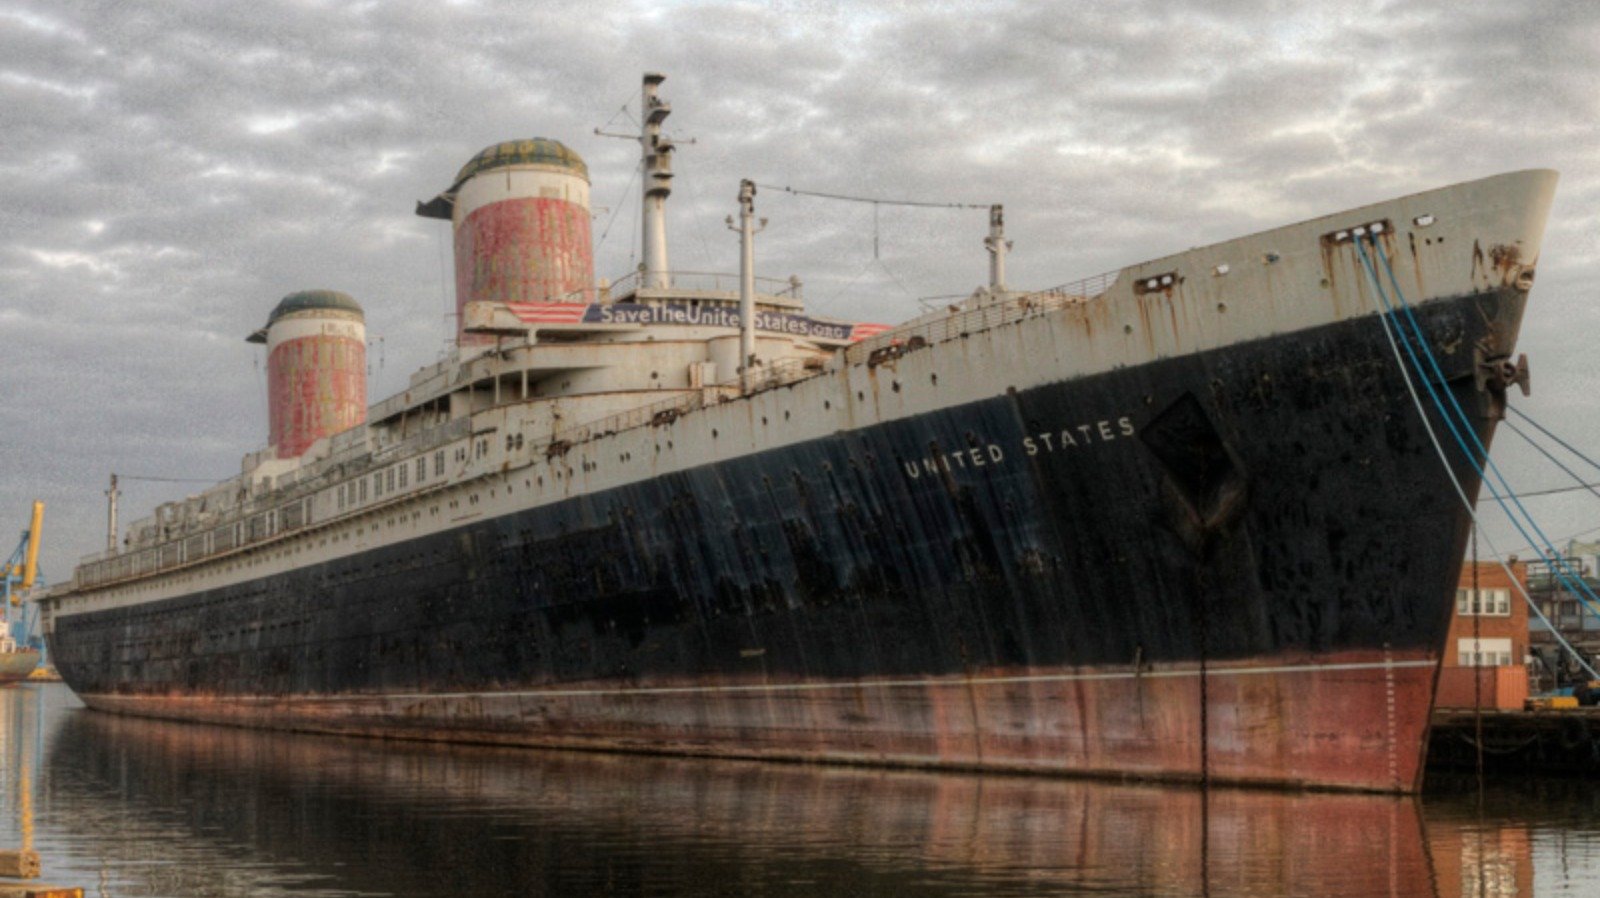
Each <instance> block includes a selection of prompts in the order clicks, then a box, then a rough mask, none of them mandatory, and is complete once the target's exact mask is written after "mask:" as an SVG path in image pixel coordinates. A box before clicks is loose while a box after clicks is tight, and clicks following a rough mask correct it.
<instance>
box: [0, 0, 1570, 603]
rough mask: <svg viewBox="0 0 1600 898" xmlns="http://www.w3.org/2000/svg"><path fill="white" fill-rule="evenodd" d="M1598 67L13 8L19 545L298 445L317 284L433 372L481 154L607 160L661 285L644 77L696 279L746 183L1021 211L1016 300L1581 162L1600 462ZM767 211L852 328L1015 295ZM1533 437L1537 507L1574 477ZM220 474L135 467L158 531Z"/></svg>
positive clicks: (798, 26) (1503, 52) (771, 237)
mask: <svg viewBox="0 0 1600 898" xmlns="http://www.w3.org/2000/svg"><path fill="white" fill-rule="evenodd" d="M1597 48H1600V3H1590V2H1547V3H1506V2H1490V3H1474V2H1467V3H1462V2H1451V3H1430V2H1418V0H1408V2H1403V3H1387V2H1367V0H1351V2H1345V3H1323V4H1301V3H1293V2H1278V0H1239V2H1229V3H1216V4H1211V5H1209V6H1208V5H1205V4H1200V3H1162V2H1154V0H1144V2H1127V3H1111V2H1084V3H1073V4H1064V3H1063V4H1048V3H1041V2H1017V3H938V2H915V3H906V4H894V3H886V4H848V3H830V2H824V0H817V2H796V3H774V4H761V3H738V2H705V3H699V2H660V0H658V2H651V3H644V2H637V3H628V2H604V0H586V2H583V3H561V4H557V3H543V2H541V3H522V4H512V3H495V2H482V3H473V2H457V3H444V2H416V3H380V2H365V3H348V4H347V3H333V2H329V3H318V2H277V0H255V2H252V3H249V4H219V3H215V2H210V0H195V2H184V0H163V2H159V3H157V2H150V3H138V2H75V0H49V2H44V0H37V2H36V0H0V397H3V402H0V448H3V453H0V460H3V462H4V468H3V470H0V539H3V540H4V545H3V546H0V552H5V551H9V550H10V548H11V546H12V545H13V539H14V534H16V533H17V532H18V531H20V530H21V529H22V527H24V526H25V524H26V515H27V512H28V503H29V501H30V500H32V499H33V498H35V497H37V498H42V499H44V500H45V501H46V502H47V503H48V506H49V508H48V512H47V524H46V531H47V532H46V544H45V552H44V563H45V573H46V575H47V576H48V577H49V578H51V579H53V580H63V579H66V578H67V577H68V576H70V572H71V567H72V565H73V564H74V563H75V561H76V559H77V558H78V556H80V555H81V554H84V553H87V552H93V551H96V550H97V549H99V548H101V547H102V546H103V545H104V528H105V524H104V517H105V500H104V496H103V495H102V492H103V490H104V489H105V481H106V478H107V475H108V474H109V473H110V472H112V471H116V472H118V473H120V474H123V475H129V476H143V477H166V478H200V479H220V478H223V477H226V476H229V475H231V474H234V473H237V471H238V465H239V459H240V456H241V455H243V454H244V453H245V452H248V451H251V450H253V449H255V448H258V447H259V446H260V445H261V444H263V443H264V442H265V437H266V403H265V395H264V394H265V390H264V385H263V372H262V368H261V365H262V362H263V358H262V352H261V350H260V349H259V348H258V347H255V346H251V345H247V344H246V343H244V342H243V340H244V337H245V336H246V335H247V334H248V333H250V332H251V331H252V330H253V329H255V328H256V327H258V326H260V325H261V324H263V323H264V321H265V317H266V314H267V312H268V311H270V310H271V308H272V306H273V305H274V304H275V303H276V302H277V300H278V299H279V298H280V297H282V296H283V295H284V294H286V293H289V292H292V291H295V290H300V289H306V288H314V287H328V288H334V289H339V290H344V291H346V292H349V293H351V294H352V295H354V296H355V297H356V298H357V299H358V300H360V301H361V302H362V304H363V305H364V306H365V307H366V309H367V320H368V332H369V334H371V335H372V336H373V337H374V338H375V340H377V339H379V338H381V343H375V345H374V347H373V349H372V352H371V356H372V378H371V382H370V386H371V397H372V398H373V399H378V398H382V397H383V396H385V395H388V394H389V393H391V392H394V391H395V390H396V389H398V388H399V387H400V386H401V385H402V384H403V383H404V379H405V377H406V376H407V375H408V373H409V372H411V371H412V370H415V369H416V368H418V367H419V366H422V365H425V364H428V363H431V362H433V361H434V360H436V359H437V358H438V357H439V354H440V353H441V351H443V350H444V348H445V346H446V338H447V336H448V335H449V334H450V333H451V332H452V328H453V325H452V323H451V321H450V319H449V318H448V313H449V311H450V310H451V309H452V308H453V302H454V300H453V297H452V293H451V291H452V289H453V288H452V287H451V286H450V275H449V271H448V268H447V265H448V264H449V263H448V259H447V257H446V248H447V245H448V244H447V238H448V235H447V231H448V225H447V224H445V223H442V222H438V221H432V220H427V219H421V218H417V217H415V216H414V215H413V214H412V209H413V204H414V201H416V200H418V199H426V198H429V197H432V196H433V195H434V194H436V193H437V192H438V191H439V190H441V189H443V188H445V187H447V186H449V184H450V181H451V179H452V177H453V176H454V174H455V172H456V170H457V169H458V168H459V167H460V166H461V164H462V163H463V162H465V161H466V160H467V159H468V158H469V157H470V156H471V155H472V154H473V153H475V152H477V151H478V150H479V149H481V148H483V147H484V146H487V145H489V144H491V143H495V142H498V141H500V140H505V139H510V138H516V137H529V136H544V137H551V138H555V139H558V140H561V141H563V142H565V143H567V144H568V145H569V146H570V147H572V148H573V149H574V150H576V151H577V152H578V153H580V154H581V155H582V156H583V157H584V158H585V159H587V160H588V162H589V166H590V172H591V177H592V180H593V204H594V206H595V207H596V209H595V214H596V218H595V222H594V230H595V235H596V241H597V243H598V246H597V251H596V260H597V268H598V269H599V273H600V274H601V275H609V276H611V277H616V276H618V275H620V274H623V273H625V272H627V271H628V270H630V269H631V268H632V267H633V266H634V265H635V264H636V262H637V251H638V237H637V207H638V203H637V198H636V193H637V182H632V183H630V181H631V178H632V171H633V168H634V165H635V162H636V156H637V145H636V144H633V143H630V142H628V141H624V140H612V139H606V138H603V137H597V136H595V134H594V129H595V128H596V127H606V128H607V129H608V130H612V131H629V130H632V129H633V127H634V124H633V122H634V119H633V118H632V117H631V116H630V115H629V114H628V113H626V112H624V111H623V108H624V106H625V105H627V104H629V103H630V101H634V100H635V98H636V95H637V91H638V85H639V77H640V74H641V73H642V72H644V71H647V70H656V71H661V72H664V73H666V74H667V75H668V80H667V81H666V83H665V85H664V86H663V89H662V93H663V96H664V97H665V98H666V99H668V100H669V101H670V102H671V103H672V104H673V107H674V113H673V115H672V118H671V119H670V120H669V121H668V131H669V133H671V134H673V135H674V136H675V137H676V138H677V139H678V140H679V142H680V144H686V143H687V142H688V141H689V140H690V139H691V138H692V139H693V140H694V141H695V142H694V143H693V144H692V145H687V146H683V147H682V149H681V151H680V152H679V153H678V154H677V158H676V166H677V170H678V178H677V185H676V186H677V189H676V191H675V193H674V194H673V197H672V199H671V201H670V203H669V205H668V227H669V246H670V249H671V252H672V264H673V267H675V268H679V269H690V270H715V271H733V270H736V269H737V258H738V257H737V246H736V243H735V238H734V237H733V235H732V234H730V233H729V232H728V231H727V230H726V229H725V228H724V227H723V224H722V220H723V218H724V216H726V215H727V214H729V213H732V212H734V211H736V206H735V202H734V198H735V195H736V193H737V189H738V180H739V179H740V178H741V177H749V178H753V179H755V180H756V181H757V182H760V183H766V184H775V185H785V184H786V185H792V186H795V187H799V188H805V189H812V190H821V191H831V192H839V193H849V194H857V195H870V196H875V197H882V198H903V199H914V200H921V201H936V202H937V201H946V202H961V203H991V202H1001V203H1004V204H1005V205H1006V209H1007V218H1008V226H1009V230H1010V236H1012V237H1013V238H1014V240H1015V241H1016V250H1015V253H1014V255H1013V256H1012V258H1011V263H1010V274H1011V277H1010V280H1011V281H1012V283H1013V284H1014V285H1017V286H1039V287H1043V286H1050V285H1054V284H1059V283H1062V282H1065V281H1069V280H1074V279H1077V278H1079V277H1085V276H1088V275H1092V274H1098V273H1100V272H1102V271H1106V270H1110V269H1114V268H1117V267H1120V266H1122V265H1125V264H1130V263H1134V262H1138V261H1140V260H1142V259H1144V258H1147V257H1150V256H1154V255H1159V254H1164V253H1167V252H1171V251H1174V250H1180V249H1183V248H1186V247H1189V246H1194V245H1197V244H1202V243H1206V242H1210V241H1214V240H1220V239H1225V238H1228V237H1233V236H1238V235H1240V234H1244V233H1248V232H1250V231H1252V230H1257V229H1260V228H1265V227H1270V226H1273V225H1278V224H1283V223H1287V222H1289V221H1293V220H1297V219H1301V218H1305V217H1309V216H1312V215H1317V214H1321V213H1327V212H1333V211H1337V210H1339V209H1341V208H1344V207H1347V206H1351V205H1354V204H1358V203H1362V202H1367V201H1374V200H1379V199H1383V198H1386V197H1388V196H1391V195H1395V194H1399V193H1404V192H1410V191H1414V190H1420V189H1425V188H1429V187H1434V186H1440V185H1443V184H1446V183H1450V182H1454V181H1460V180H1465V179H1469V178H1476V177H1480V176H1484V175H1489V174H1493V173H1496V172H1501V171H1507V170H1512V169H1518V168H1528V167H1550V168H1556V169H1559V170H1560V171H1561V172H1562V175H1563V177H1562V183H1561V188H1560V192H1559V195H1558V200H1557V204H1556V208H1555V212H1554V216H1553V219H1552V221H1551V223H1550V227H1549V232H1548V235H1547V240H1546V243H1545V248H1544V254H1543V259H1542V260H1541V264H1540V267H1539V285H1538V287H1537V288H1536V290H1535V294H1534V304H1533V305H1532V307H1531V310H1530V315H1529V318H1528V322H1527V325H1526V328H1525V331H1524V334H1523V341H1522V346H1521V349H1522V350H1524V351H1526V352H1527V353H1528V354H1529V356H1530V360H1531V363H1532V369H1533V376H1534V383H1535V394H1534V397H1533V398H1532V399H1531V400H1528V401H1526V402H1525V403H1523V404H1522V407H1523V408H1524V409H1526V410H1528V411H1529V413H1530V414H1532V415H1534V416H1535V417H1536V418H1538V419H1540V420H1544V421H1547V422H1550V423H1552V424H1553V425H1554V426H1556V427H1557V429H1558V430H1559V431H1560V432H1561V433H1563V434H1564V435H1565V436H1567V437H1569V438H1571V439H1573V440H1574V441H1577V442H1578V443H1579V444H1580V445H1583V446H1587V447H1590V448H1592V449H1594V450H1595V452H1596V453H1600V403H1597V402H1596V401H1595V397H1596V395H1597V390H1600V374H1596V373H1595V368H1594V362H1593V360H1594V359H1595V358H1597V357H1600V353H1596V352H1595V349H1594V347H1593V345H1592V342H1593V340H1594V339H1595V338H1597V337H1600V311H1597V310H1596V309H1595V302H1594V300H1595V299H1596V298H1600V297H1597V296H1596V289H1595V286H1594V285H1595V283H1596V281H1597V280H1600V139H1597V138H1600V133H1597V131H1600V129H1597V123H1600V49H1597ZM635 108H636V106H635ZM757 211H758V214H761V215H763V216H766V217H768V218H770V219H771V224H770V226H769V228H768V230H767V231H766V232H765V233H764V234H763V235H762V239H761V244H760V250H759V252H760V258H759V260H758V266H759V268H760V272H761V273H762V274H763V275H768V276H776V277H786V276H788V275H789V274H798V275H800V276H801V277H802V279H803V280H804V281H805V283H806V295H807V297H808V300H809V302H810V304H811V306H812V308H813V310H814V311H818V312H821V313H824V314H831V315H836V316H841V317H848V318H861V319H870V320H879V321H893V320H897V319H899V318H903V317H906V316H908V315H910V314H912V313H914V312H915V311H916V310H917V307H918V306H917V300H918V298H920V297H930V296H940V295H947V294H954V293H966V292H968V291H970V290H971V289H972V288H973V287H975V286H977V285H978V284H980V283H981V282H982V281H983V280H984V278H985V276H986V270H987V269H986V266H987V258H986V256H985V254H984V253H983V251H982V247H981V243H980V241H981V239H982V237H983V236H984V233H985V231H986V226H987V221H986V216H985V215H984V213H983V212H981V211H946V210H922V209H917V210H912V209H899V208H888V207H885V208H882V209H881V210H880V213H879V216H878V220H877V223H876V227H875V226H874V221H873V214H872V208H871V207H870V206H863V205H854V204H841V203H830V202H825V201H820V200H813V199H802V198H796V197H792V196H785V195H783V194H781V193H778V192H774V191H766V192H763V193H762V194H760V195H759V196H758V197H757ZM602 236H603V240H602ZM875 237H876V243H877V246H878V254H877V256H876V257H875V256H874V251H873V247H874V242H875V241H874V238H875ZM1506 436H1507V438H1504V439H1502V440H1501V442H1500V445H1499V446H1498V447H1497V450H1496V456H1497V458H1499V459H1500V460H1501V463H1502V465H1503V466H1504V467H1505V469H1506V471H1507V474H1508V476H1509V477H1510V478H1511V480H1512V482H1513V484H1514V485H1516V486H1517V487H1518V488H1519V489H1523V490H1535V489H1539V488H1542V487H1548V486H1554V485H1559V484H1560V483H1562V480H1563V475H1561V474H1560V473H1559V472H1558V471H1555V470H1554V469H1550V468H1548V467H1546V466H1541V464H1540V463H1539V460H1538V457H1537V456H1536V455H1534V454H1533V453H1532V452H1531V451H1527V450H1526V449H1523V450H1522V451H1518V449H1519V447H1518V446H1514V445H1511V444H1512V443H1514V442H1516V440H1515V439H1514V437H1510V436H1509V435H1506ZM1590 473H1593V474H1595V475H1596V479H1600V472H1595V471H1591V472H1590ZM197 488H198V485H188V484H181V483H160V482H144V481H141V482H127V483H125V496H124V520H125V521H126V520H129V519H131V518H133V517H136V516H143V515H144V514H146V513H147V512H148V511H149V510H150V509H151V508H152V507H153V506H154V505H155V504H156V503H158V502H160V501H164V500H166V499H171V498H179V497H181V496H182V495H183V494H184V493H186V492H189V491H193V490H194V489H197ZM1529 504H1530V507H1532V508H1534V509H1535V514H1536V515H1537V516H1538V517H1540V518H1541V520H1542V521H1544V522H1546V530H1547V532H1548V533H1549V535H1551V536H1552V537H1565V536H1567V535H1570V534H1573V533H1577V532H1579V531H1583V530H1589V529H1591V528H1600V500H1596V499H1595V498H1594V497H1591V496H1585V495H1580V494H1567V495H1563V496H1554V497H1549V498H1538V499H1530V500H1529ZM1497 534H1498V535H1497V541H1498V543H1499V544H1500V546H1501V548H1502V549H1504V550H1510V549H1513V548H1515V547H1516V544H1517V543H1518V542H1519V540H1518V539H1517V538H1516V537H1515V536H1514V535H1507V533H1506V532H1498V531H1497ZM1485 551H1486V550H1485Z"/></svg>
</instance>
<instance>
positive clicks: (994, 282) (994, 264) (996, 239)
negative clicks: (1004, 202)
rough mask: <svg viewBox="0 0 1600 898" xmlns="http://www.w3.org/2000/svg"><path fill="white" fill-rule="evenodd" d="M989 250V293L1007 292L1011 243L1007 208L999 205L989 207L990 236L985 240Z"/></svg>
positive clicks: (985, 245)
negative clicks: (1007, 260)
mask: <svg viewBox="0 0 1600 898" xmlns="http://www.w3.org/2000/svg"><path fill="white" fill-rule="evenodd" d="M983 245H984V247H986V248H987V249H988V250H989V292H990V293H1004V292H1006V251H1007V250H1009V249H1011V241H1009V240H1007V239H1006V214H1005V207H1003V206H1001V205H1000V204H999V203H996V204H994V205H993V206H990V207H989V236H988V237H985V238H984V240H983Z"/></svg>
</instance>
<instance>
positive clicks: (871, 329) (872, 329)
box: [850, 322, 891, 343]
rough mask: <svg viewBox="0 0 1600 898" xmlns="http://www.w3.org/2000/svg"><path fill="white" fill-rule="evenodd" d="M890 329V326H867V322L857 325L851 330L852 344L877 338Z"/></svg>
mask: <svg viewBox="0 0 1600 898" xmlns="http://www.w3.org/2000/svg"><path fill="white" fill-rule="evenodd" d="M890 327H891V325H888V324H867V323H865V322H862V323H859V324H856V325H855V326H853V327H851V328H850V342H852V343H854V342H855V341H857V340H865V339H866V338H868V337H876V336H877V335H879V334H881V333H883V332H884V331H886V330H888V329H889V328H890Z"/></svg>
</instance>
